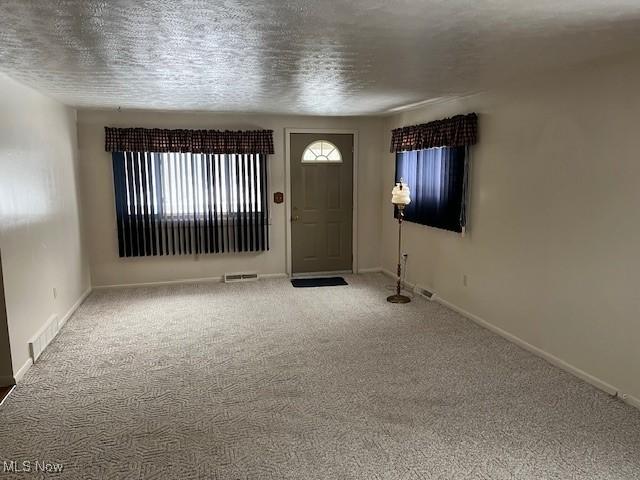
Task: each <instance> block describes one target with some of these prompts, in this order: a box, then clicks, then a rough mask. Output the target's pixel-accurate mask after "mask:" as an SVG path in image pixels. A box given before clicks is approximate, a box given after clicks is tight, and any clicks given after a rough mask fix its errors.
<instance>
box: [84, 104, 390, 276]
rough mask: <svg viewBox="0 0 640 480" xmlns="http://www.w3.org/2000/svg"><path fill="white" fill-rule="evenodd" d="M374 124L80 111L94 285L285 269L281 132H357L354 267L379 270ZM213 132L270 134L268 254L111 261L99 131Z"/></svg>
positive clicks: (112, 235) (108, 176)
mask: <svg viewBox="0 0 640 480" xmlns="http://www.w3.org/2000/svg"><path fill="white" fill-rule="evenodd" d="M382 125H383V121H382V120H381V119H374V118H349V117H333V118H330V117H303V116H300V117H297V116H274V115H250V114H247V115H231V114H206V113H172V112H141V111H124V112H121V113H119V112H116V111H113V110H108V111H107V110H81V111H80V112H79V113H78V138H79V140H78V142H79V151H80V161H81V171H82V182H83V186H84V189H83V190H84V196H83V205H84V206H85V207H86V208H85V219H86V225H87V230H86V231H87V246H88V249H89V256H90V262H91V275H92V281H93V285H95V286H99V285H121V284H131V283H146V282H162V281H172V280H179V279H191V278H207V277H216V276H219V275H222V274H224V273H225V272H237V271H249V270H253V271H257V272H258V273H261V274H278V273H284V272H285V268H286V267H285V248H286V247H285V206H284V204H280V205H276V204H274V203H273V193H274V192H277V191H280V192H284V191H285V169H284V164H285V158H284V157H285V153H284V150H285V138H284V131H285V128H326V129H356V130H358V132H359V142H360V149H359V169H358V206H359V219H358V239H359V241H358V266H359V268H376V267H379V266H380V251H379V242H378V239H379V238H380V229H381V216H380V201H379V199H380V196H381V178H382V177H381V172H380V169H379V163H380V153H379V152H380V149H381V148H382V135H381V133H382ZM105 126H118V127H160V128H212V129H229V130H246V129H271V130H274V144H275V154H274V155H271V156H269V160H268V161H269V192H270V194H269V196H270V205H269V208H270V215H271V221H272V225H271V227H270V236H271V242H270V247H271V249H270V251H268V252H260V253H233V254H215V255H201V256H198V257H196V256H169V257H144V258H126V259H122V258H119V257H118V251H117V237H116V233H117V232H116V228H117V227H116V223H115V210H114V197H113V177H112V171H111V154H110V153H108V152H105V151H104V127H105Z"/></svg>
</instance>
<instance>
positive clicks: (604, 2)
mask: <svg viewBox="0 0 640 480" xmlns="http://www.w3.org/2000/svg"><path fill="white" fill-rule="evenodd" d="M635 45H640V1H639V0H535V1H532V0H484V1H478V0H395V1H391V0H351V1H348V0H325V1H319V0H301V1H291V0H289V1H287V0H284V1H283V0H263V1H248V0H247V1H243V0H221V1H213V0H212V1H206V0H182V1H173V0H164V1H134V0H114V1H98V0H84V1H82V0H42V1H40V0H37V1H34V0H0V71H3V72H5V73H7V74H8V75H10V76H12V77H14V78H15V79H17V80H19V81H22V82H24V83H26V84H28V85H32V86H34V87H35V88H37V89H39V90H41V91H43V92H45V93H48V94H50V95H51V96H53V97H55V98H57V99H59V100H61V101H62V102H64V103H67V104H69V105H74V106H78V107H116V106H122V107H123V108H145V109H176V110H209V111H233V112H238V111H244V112H277V113H300V114H337V115H347V114H372V113H380V112H384V111H388V110H390V109H394V108H397V107H401V106H403V105H407V104H412V103H415V102H420V101H424V100H430V99H437V98H442V97H449V96H458V95H468V94H472V93H475V92H478V91H482V90H486V89H487V88H490V87H491V86H492V85H495V84H496V83H502V82H505V81H507V80H511V79H515V78H519V77H523V76H526V75H529V74H531V73H533V72H535V71H540V70H544V69H551V68H557V67H561V66H566V65H567V64H571V63H574V62H575V63H577V62H583V61H587V60H590V59H592V58H596V57H600V56H605V55H610V54H615V53H618V52H620V51H623V50H629V49H631V48H632V47H634V46H635Z"/></svg>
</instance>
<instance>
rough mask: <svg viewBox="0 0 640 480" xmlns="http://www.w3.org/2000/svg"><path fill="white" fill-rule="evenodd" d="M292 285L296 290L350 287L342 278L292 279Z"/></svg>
mask: <svg viewBox="0 0 640 480" xmlns="http://www.w3.org/2000/svg"><path fill="white" fill-rule="evenodd" d="M291 285H293V286H294V287H296V288H307V287H337V286H338V285H349V284H348V283H347V282H346V281H345V279H344V278H342V277H318V278H292V279H291Z"/></svg>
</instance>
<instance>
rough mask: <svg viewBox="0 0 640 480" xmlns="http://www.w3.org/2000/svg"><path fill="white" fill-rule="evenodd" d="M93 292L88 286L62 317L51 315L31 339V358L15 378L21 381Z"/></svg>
mask: <svg viewBox="0 0 640 480" xmlns="http://www.w3.org/2000/svg"><path fill="white" fill-rule="evenodd" d="M90 293H91V287H89V288H87V289H86V290H85V291H84V292H82V295H80V298H78V300H77V301H76V302H75V303H74V304H73V305H71V307H70V308H69V310H67V313H65V314H64V315H63V316H62V317H60V318H58V316H57V315H55V314H54V315H51V317H49V320H47V322H46V323H45V324H44V325H43V326H42V327H41V328H40V329H39V330H38V331H37V332H36V334H35V335H34V336H33V337H32V338H31V340H29V352H30V353H31V358H29V359H28V360H27V361H26V362H25V363H24V365H22V367H20V369H19V370H18V371H17V372H16V373H15V375H14V378H15V380H16V382H18V381H20V380H21V379H22V377H24V374H25V373H27V370H29V368H30V367H31V365H33V363H34V362H35V361H36V360H37V359H38V357H39V356H40V355H41V354H42V352H44V350H45V349H46V348H47V347H48V346H49V344H50V343H51V342H52V341H53V339H54V338H55V337H56V335H58V333H59V332H60V330H61V329H62V327H64V325H65V324H66V323H67V320H69V318H71V316H72V315H73V314H74V313H75V311H76V310H77V309H78V307H80V305H82V302H84V301H85V300H86V298H87V297H88V296H89V294H90Z"/></svg>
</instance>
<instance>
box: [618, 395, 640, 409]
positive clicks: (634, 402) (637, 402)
mask: <svg viewBox="0 0 640 480" xmlns="http://www.w3.org/2000/svg"><path fill="white" fill-rule="evenodd" d="M622 400H623V401H624V402H625V403H628V404H629V405H631V406H632V407H636V408H637V409H638V410H640V398H636V397H634V396H632V395H629V394H627V393H623V394H622Z"/></svg>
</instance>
